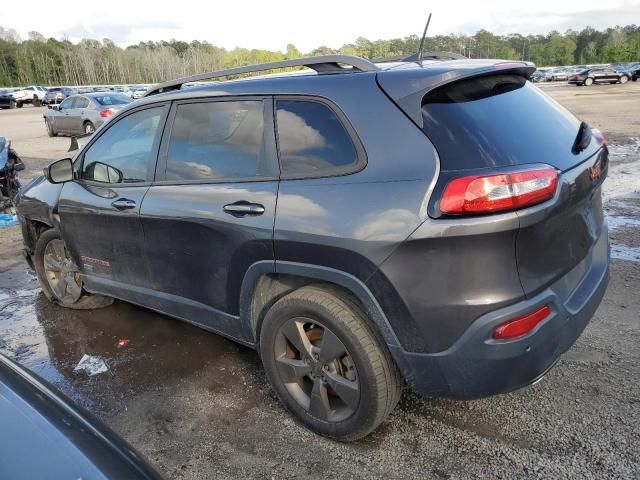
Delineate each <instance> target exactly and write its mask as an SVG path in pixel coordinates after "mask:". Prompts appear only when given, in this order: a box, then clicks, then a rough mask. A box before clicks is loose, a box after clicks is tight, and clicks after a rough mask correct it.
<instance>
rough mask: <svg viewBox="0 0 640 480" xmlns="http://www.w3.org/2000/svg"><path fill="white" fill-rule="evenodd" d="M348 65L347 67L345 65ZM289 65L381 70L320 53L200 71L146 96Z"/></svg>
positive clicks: (348, 57)
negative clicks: (188, 85)
mask: <svg viewBox="0 0 640 480" xmlns="http://www.w3.org/2000/svg"><path fill="white" fill-rule="evenodd" d="M343 65H346V66H347V67H343ZM288 67H309V68H311V69H313V70H315V71H316V72H318V73H345V72H354V71H355V72H373V71H377V70H379V68H378V67H376V66H375V65H374V64H373V63H371V62H370V61H369V60H365V59H364V58H360V57H355V56H352V55H320V56H317V57H307V58H294V59H291V60H281V61H278V62H269V63H259V64H256V65H246V66H243V67H234V68H228V69H225V70H216V71H213V72H206V73H199V74H196V75H191V76H189V77H183V78H178V79H176V80H170V81H168V82H163V83H159V84H157V85H154V86H153V87H151V88H150V89H149V90H147V93H145V95H144V96H145V97H148V96H150V95H155V94H156V93H162V92H169V91H171V90H178V89H179V88H180V87H181V86H182V85H183V84H185V83H188V82H198V81H201V80H212V79H214V78H220V77H228V76H230V75H240V74H243V73H253V72H262V71H265V70H274V69H276V68H288Z"/></svg>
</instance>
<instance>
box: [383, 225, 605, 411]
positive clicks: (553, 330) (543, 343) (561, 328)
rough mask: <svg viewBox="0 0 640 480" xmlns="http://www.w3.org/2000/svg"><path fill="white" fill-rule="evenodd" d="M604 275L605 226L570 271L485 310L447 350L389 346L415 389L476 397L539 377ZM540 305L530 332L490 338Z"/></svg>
mask: <svg viewBox="0 0 640 480" xmlns="http://www.w3.org/2000/svg"><path fill="white" fill-rule="evenodd" d="M576 279H578V282H577V286H574V285H576ZM608 281H609V243H608V233H607V228H603V229H602V232H601V235H600V238H599V239H598V242H597V243H596V244H595V245H594V247H593V248H592V250H591V252H590V253H589V254H588V255H587V257H586V258H585V259H584V260H583V261H582V262H580V264H578V265H577V266H576V267H575V268H574V269H573V270H572V271H571V272H569V273H567V274H566V275H565V276H564V277H563V278H561V279H560V280H558V281H557V282H556V283H554V284H553V285H552V286H550V287H549V288H547V289H546V290H545V291H543V292H541V293H540V294H538V295H536V296H535V297H533V298H530V299H527V300H524V301H522V302H519V303H517V304H515V305H511V306H509V307H506V308H502V309H500V310H496V311H493V312H490V313H488V314H486V315H483V316H482V317H480V318H479V319H477V320H476V321H475V322H474V323H473V324H472V325H471V326H470V327H469V329H468V330H467V331H466V332H465V333H464V334H463V335H462V336H461V337H460V339H459V340H458V341H456V343H455V344H453V345H452V346H451V347H450V348H448V349H447V350H445V351H443V352H438V353H433V354H424V353H412V352H406V351H404V350H402V349H401V347H393V346H391V347H390V349H391V351H392V354H393V356H394V358H395V359H396V360H397V362H398V366H399V368H400V369H401V370H402V372H403V374H404V377H405V380H406V382H407V384H408V385H409V386H410V387H411V388H412V390H413V391H414V392H416V393H417V394H421V395H435V396H444V397H451V398H458V399H474V398H481V397H486V396H490V395H494V394H498V393H504V392H509V391H511V390H515V389H518V388H521V387H524V386H526V385H529V384H531V383H533V382H535V381H536V380H538V379H539V378H541V377H542V376H543V375H544V374H545V373H546V372H547V371H548V370H549V369H550V368H551V367H553V365H554V364H555V363H556V362H557V360H558V358H559V357H560V355H562V354H563V353H564V352H566V351H567V350H568V349H569V348H570V347H571V346H572V345H573V344H574V343H575V342H576V340H577V339H578V337H579V336H580V334H581V333H582V331H583V330H584V329H585V327H586V326H587V324H588V323H589V320H590V319H591V317H592V316H593V314H594V313H595V311H596V309H597V308H598V306H599V305H600V302H601V300H602V297H603V296H604V293H605V291H606V289H607V285H608ZM543 305H548V306H549V308H550V309H551V312H552V313H551V315H550V316H549V317H548V318H546V319H545V320H544V321H543V322H541V323H540V324H539V325H537V326H536V328H535V329H534V330H532V331H531V332H530V333H528V334H526V335H524V336H522V337H518V338H515V339H513V340H508V341H496V340H493V339H492V338H491V336H492V333H493V331H494V329H495V328H496V327H497V326H498V325H500V324H501V323H504V322H505V321H508V320H511V319H513V318H515V317H518V316H520V315H523V314H526V313H529V312H531V311H533V310H536V309H537V308H539V307H542V306H543Z"/></svg>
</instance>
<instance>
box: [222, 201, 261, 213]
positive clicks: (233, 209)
mask: <svg viewBox="0 0 640 480" xmlns="http://www.w3.org/2000/svg"><path fill="white" fill-rule="evenodd" d="M222 209H223V210H224V211H225V213H228V214H230V215H233V216H234V217H244V216H246V215H262V214H263V213H264V206H262V205H260V204H259V203H249V202H245V201H243V200H241V201H239V202H235V203H230V204H228V205H225V206H224V207H222Z"/></svg>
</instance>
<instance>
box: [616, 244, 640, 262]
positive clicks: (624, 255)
mask: <svg viewBox="0 0 640 480" xmlns="http://www.w3.org/2000/svg"><path fill="white" fill-rule="evenodd" d="M611 258H615V259H618V260H626V261H628V262H640V247H628V246H626V245H620V244H616V245H611Z"/></svg>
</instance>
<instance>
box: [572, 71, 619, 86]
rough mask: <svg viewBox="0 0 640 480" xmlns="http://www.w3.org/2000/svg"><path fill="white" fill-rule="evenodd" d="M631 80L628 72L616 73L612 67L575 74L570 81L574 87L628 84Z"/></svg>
mask: <svg viewBox="0 0 640 480" xmlns="http://www.w3.org/2000/svg"><path fill="white" fill-rule="evenodd" d="M630 79H631V76H630V75H629V73H628V72H621V71H616V70H615V69H614V68H612V67H595V68H587V69H585V70H582V71H579V72H575V73H574V74H572V75H571V76H570V77H569V80H568V81H569V83H571V84H573V85H578V86H583V85H586V86H590V85H593V84H594V83H627V82H628V81H629V80H630Z"/></svg>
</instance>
